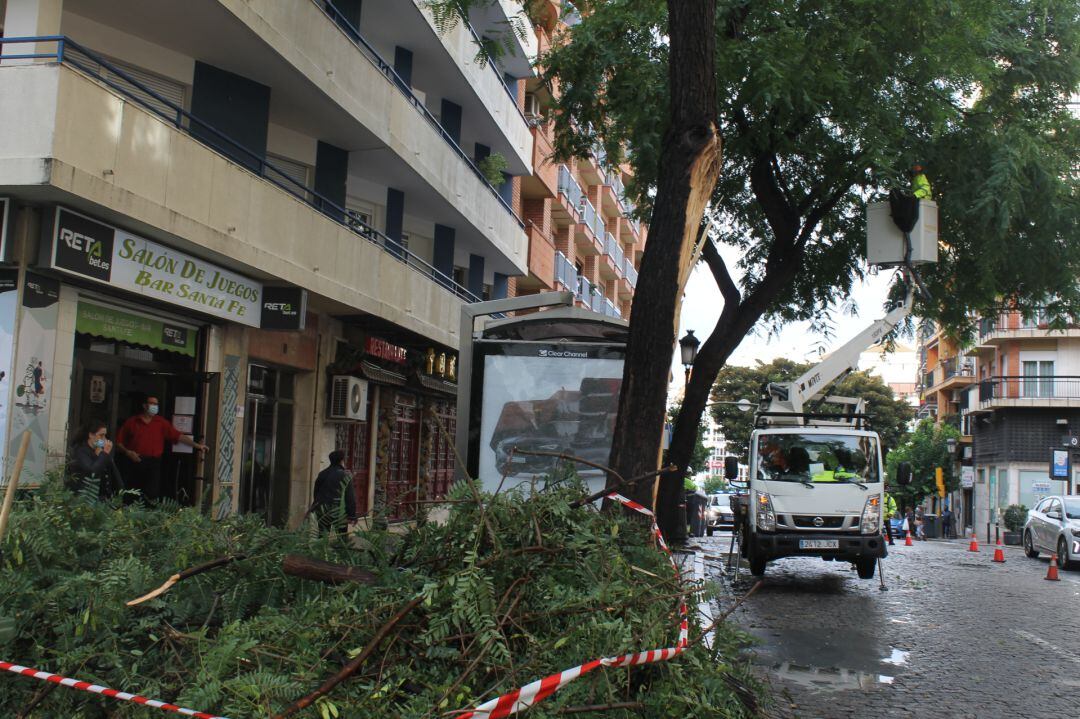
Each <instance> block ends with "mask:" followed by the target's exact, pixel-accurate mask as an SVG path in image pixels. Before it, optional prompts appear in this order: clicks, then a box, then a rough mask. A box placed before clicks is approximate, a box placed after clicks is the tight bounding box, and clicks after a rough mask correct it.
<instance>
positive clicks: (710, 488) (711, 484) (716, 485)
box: [702, 475, 728, 494]
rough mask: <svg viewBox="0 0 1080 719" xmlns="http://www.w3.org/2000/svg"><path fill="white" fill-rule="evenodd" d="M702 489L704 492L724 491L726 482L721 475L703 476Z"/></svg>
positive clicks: (726, 486)
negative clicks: (703, 483) (703, 484)
mask: <svg viewBox="0 0 1080 719" xmlns="http://www.w3.org/2000/svg"><path fill="white" fill-rule="evenodd" d="M702 489H704V490H705V494H717V493H718V492H726V491H727V490H728V483H727V480H726V479H724V478H723V477H718V476H713V475H709V476H708V477H706V478H705V486H704V487H702Z"/></svg>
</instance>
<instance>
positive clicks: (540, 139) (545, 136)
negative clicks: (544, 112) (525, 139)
mask: <svg viewBox="0 0 1080 719" xmlns="http://www.w3.org/2000/svg"><path fill="white" fill-rule="evenodd" d="M551 132H552V123H546V124H543V125H535V126H534V127H533V128H532V136H533V154H532V163H533V174H534V176H535V177H536V178H537V179H538V180H539V181H540V183H541V184H542V185H543V186H544V189H545V190H546V194H549V195H551V196H552V197H555V196H557V195H558V194H559V192H561V185H560V182H559V175H560V166H559V165H556V164H555V163H554V162H552V161H551V158H552V156H554V154H555V148H554V146H553V145H552V142H551V140H552V138H551ZM523 179H524V180H525V181H529V178H527V177H526V178H523Z"/></svg>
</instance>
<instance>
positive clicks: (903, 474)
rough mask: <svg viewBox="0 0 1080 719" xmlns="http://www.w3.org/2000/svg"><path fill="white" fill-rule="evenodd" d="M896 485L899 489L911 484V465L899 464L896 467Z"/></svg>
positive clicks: (908, 463)
mask: <svg viewBox="0 0 1080 719" xmlns="http://www.w3.org/2000/svg"><path fill="white" fill-rule="evenodd" d="M896 483H897V484H899V485H900V486H901V487H906V486H908V485H909V484H911V463H910V462H901V463H900V464H898V465H896Z"/></svg>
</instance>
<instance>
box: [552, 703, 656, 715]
mask: <svg viewBox="0 0 1080 719" xmlns="http://www.w3.org/2000/svg"><path fill="white" fill-rule="evenodd" d="M644 708H645V705H644V704H642V703H641V702H615V703H613V704H583V705H581V706H576V707H563V708H562V709H560V710H559V713H560V714H584V713H586V712H604V711H611V710H613V709H644Z"/></svg>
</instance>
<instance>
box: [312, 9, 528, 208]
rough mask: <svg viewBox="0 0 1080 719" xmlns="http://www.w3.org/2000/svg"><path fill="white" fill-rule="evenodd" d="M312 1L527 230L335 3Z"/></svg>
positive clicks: (515, 100)
mask: <svg viewBox="0 0 1080 719" xmlns="http://www.w3.org/2000/svg"><path fill="white" fill-rule="evenodd" d="M311 1H312V2H313V3H314V4H315V7H317V8H319V9H320V10H322V11H323V12H324V13H325V14H326V16H327V17H328V18H330V21H331V22H333V23H334V25H336V26H337V27H338V29H339V30H341V32H342V34H344V35H345V37H347V38H348V39H349V40H350V41H351V42H352V44H353V45H355V46H356V47H357V48H358V49H359V50H360V53H361V54H362V55H363V56H364V57H366V58H367V59H368V61H369V62H371V64H372V65H374V66H375V67H376V68H377V69H378V70H379V72H381V73H382V74H383V75H385V76H386V79H387V81H388V82H389V83H390V84H391V85H393V86H394V87H396V88H397V89H398V90H399V91H400V92H401V94H402V95H404V96H405V99H406V100H408V101H409V104H410V105H412V106H413V108H414V109H415V110H416V111H417V112H419V113H420V115H422V116H423V118H424V119H425V120H427V121H428V123H429V124H430V125H431V126H432V128H434V130H435V131H436V132H437V133H439V136H440V137H442V139H443V141H444V142H445V143H446V144H447V145H449V146H450V149H451V150H453V151H454V154H456V155H457V156H458V157H459V158H460V159H461V161H462V162H464V163H465V165H466V166H467V167H468V168H469V169H470V170H472V172H473V174H474V175H476V178H477V179H478V180H480V182H482V183H483V184H484V185H485V186H486V187H487V188H488V190H490V191H491V194H492V195H494V196H495V199H496V200H498V201H499V204H501V205H502V206H503V209H505V210H506V211H507V212H509V213H510V214H511V215H512V216H513V218H514V219H515V220H517V223H518V224H519V225H521V227H525V222H524V221H523V220H522V219H521V218H520V217H518V214H517V213H516V212H514V208H513V207H511V206H510V203H509V202H507V201H506V199H505V198H504V197H503V196H502V195H500V194H499V190H498V189H497V188H496V187H495V186H494V185H492V184H491V183H490V182H488V180H487V178H486V177H485V176H484V173H483V172H480V168H479V167H477V166H476V163H474V162H473V161H472V159H471V158H470V157H469V156H468V155H467V154H465V151H464V150H462V149H461V147H460V146H459V145H458V144H457V141H456V140H455V139H454V138H452V137H450V134H449V133H448V132H447V131H446V130H445V129H443V126H442V123H441V122H439V120H438V119H437V118H436V117H435V116H434V115H432V114H431V111H430V110H428V109H427V106H426V105H424V103H423V101H422V100H421V99H420V98H418V97H417V96H416V95H415V94H414V93H413V91H412V87H410V86H409V84H408V83H407V82H405V80H403V79H402V78H401V76H400V75H398V74H397V71H396V70H394V66H393V65H392V64H390V63H388V62H387V61H386V60H384V59H383V57H382V55H380V54H379V53H378V52H377V51H376V50H375V48H374V47H372V46H371V44H370V43H368V41H367V40H365V39H364V36H363V35H362V34H360V31H359V30H358V29H356V27H355V26H354V25H353V24H352V22H351V21H350V20H349V19H348V18H347V17H345V16H344V15H343V14H342V13H341V11H340V10H338V9H337V7H335V6H334V3H333V2H331V1H330V0H311ZM466 25H468V23H466ZM470 30H471V28H470ZM504 87H505V86H504ZM506 90H507V92H509V88H506ZM514 107H515V108H516V107H517V98H514ZM519 112H520V109H519ZM523 117H524V116H523Z"/></svg>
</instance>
